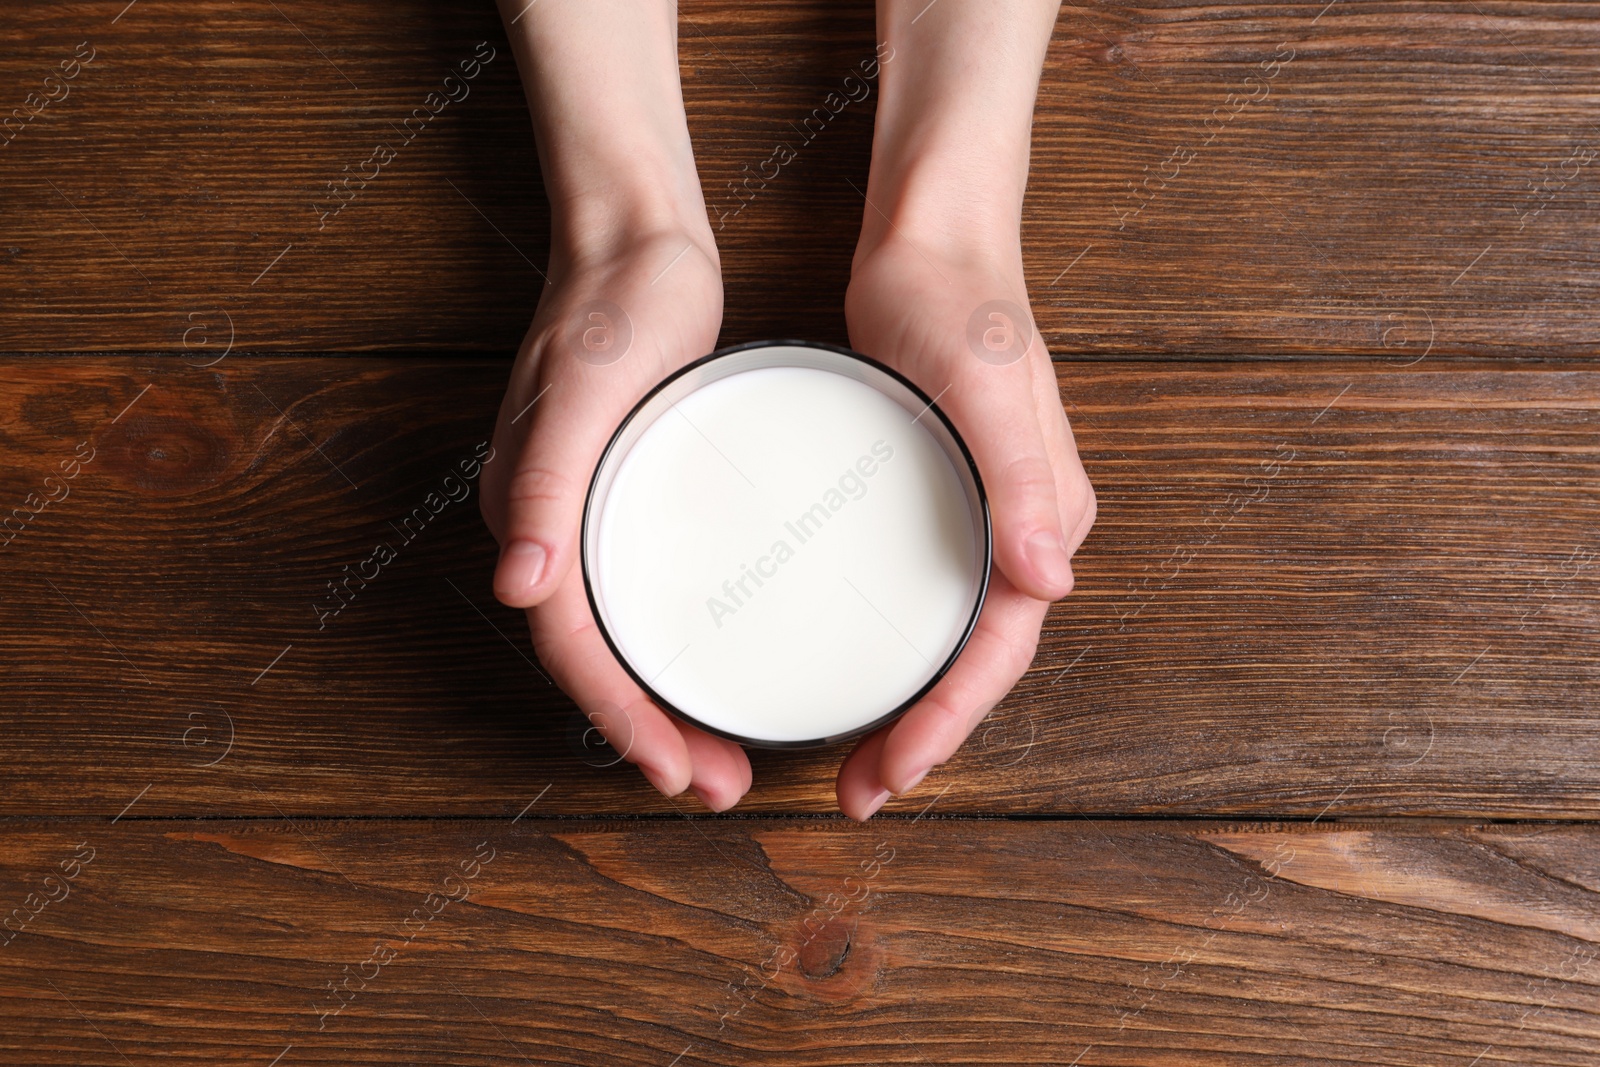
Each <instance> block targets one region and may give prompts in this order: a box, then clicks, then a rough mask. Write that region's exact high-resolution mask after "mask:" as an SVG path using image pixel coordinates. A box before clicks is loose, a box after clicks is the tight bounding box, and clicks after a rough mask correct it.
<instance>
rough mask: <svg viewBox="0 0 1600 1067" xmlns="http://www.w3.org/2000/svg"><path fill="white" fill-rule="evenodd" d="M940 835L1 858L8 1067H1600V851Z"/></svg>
mask: <svg viewBox="0 0 1600 1067" xmlns="http://www.w3.org/2000/svg"><path fill="white" fill-rule="evenodd" d="M536 810H537V809H536ZM937 810H938V809H937V807H935V808H934V809H933V811H932V812H931V813H930V814H929V815H928V816H927V817H926V818H925V819H923V820H922V821H921V822H919V823H916V824H914V825H913V824H912V823H911V821H910V820H907V819H895V820H885V821H881V822H875V823H871V824H868V825H866V826H861V827H854V826H843V825H840V824H838V823H820V824H819V823H816V822H784V821H766V820H758V821H743V822H727V821H724V822H710V823H706V824H698V825H685V824H684V823H683V822H681V821H665V822H663V821H655V820H646V821H643V822H632V823H626V824H618V823H607V822H604V821H591V820H577V821H553V822H550V821H536V820H535V818H534V817H533V816H532V815H530V816H528V817H526V818H524V819H522V820H521V821H520V822H516V823H513V822H512V820H510V819H500V820H493V821H487V820H474V821H461V822H456V821H445V822H428V823H421V824H416V823H413V824H396V823H392V822H380V823H371V822H335V823H304V822H294V823H291V822H287V821H285V820H276V821H273V822H271V823H266V824H260V823H253V822H244V823H241V822H233V821H223V822H219V821H200V822H190V821H181V820H180V821H158V822H148V821H147V822H142V823H141V822H133V821H130V820H124V821H122V822H120V823H118V824H116V825H109V824H108V823H107V822H106V821H104V820H92V821H78V820H63V821H59V822H55V823H53V824H51V825H50V826H49V827H43V828H29V829H27V830H21V831H17V832H15V833H14V834H12V835H11V842H12V844H11V847H10V849H9V850H8V853H7V856H6V858H5V861H4V863H3V864H0V876H3V877H4V879H5V883H6V885H8V886H10V887H14V888H13V890H12V892H13V893H14V894H17V899H16V900H15V901H14V902H13V901H11V900H7V901H5V902H4V903H5V904H6V906H7V907H23V906H24V904H23V901H24V900H25V899H26V898H25V897H23V896H21V894H23V893H24V892H34V891H37V892H38V893H40V894H43V893H46V892H48V893H51V894H53V895H54V897H55V898H57V899H54V900H48V901H47V902H45V903H43V904H42V905H37V904H35V905H27V907H28V908H30V909H31V908H33V907H37V908H38V911H37V914H33V913H32V912H31V910H30V911H25V912H24V914H25V915H27V917H28V918H27V921H26V923H23V922H22V921H21V920H14V923H15V924H16V925H18V926H20V932H16V933H10V934H9V935H8V936H9V937H10V939H11V940H10V941H9V943H7V944H5V945H4V946H0V1055H4V1056H5V1057H6V1061H7V1062H8V1063H23V1062H26V1063H30V1064H35V1063H36V1064H72V1065H75V1067H88V1065H91V1064H93V1065H102V1064H103V1065H107V1067H114V1065H127V1064H156V1063H171V1062H195V1063H207V1064H211V1063H238V1064H267V1063H276V1064H277V1065H278V1067H293V1065H298V1064H341V1065H342V1064H349V1063H386V1064H387V1063H404V1064H418V1065H422V1064H429V1065H431V1064H487V1063H492V1064H529V1063H531V1064H551V1063H561V1064H594V1065H602V1064H604V1065H610V1064H640V1065H650V1067H666V1065H668V1064H676V1065H678V1067H700V1065H705V1064H750V1065H788V1064H794V1065H802V1064H804V1065H816V1064H863V1063H949V1064H994V1065H999V1064H1006V1065H1011V1064H1048V1065H1052V1067H1061V1065H1066V1064H1070V1063H1076V1064H1079V1065H1091V1064H1092V1065H1112V1064H1117V1065H1134V1064H1137V1065H1145V1067H1169V1065H1170V1067H1178V1065H1185V1067H1189V1065H1202V1067H1223V1065H1227V1067H1232V1065H1236V1064H1240V1063H1273V1064H1285V1065H1290V1064H1294V1065H1300V1064H1304V1065H1311V1064H1316V1065H1319V1067H1322V1065H1327V1064H1400V1063H1406V1064H1410V1063H1414V1064H1430V1065H1433V1064H1438V1065H1445V1064H1468V1063H1472V1062H1474V1058H1475V1057H1476V1058H1477V1059H1476V1062H1477V1063H1478V1064H1479V1067H1484V1065H1487V1064H1494V1065H1511V1064H1515V1065H1519V1067H1520V1065H1533V1064H1539V1065H1556V1064H1559V1065H1563V1067H1585V1065H1588V1064H1592V1063H1594V1062H1595V1060H1596V1058H1597V1057H1600V958H1597V955H1600V947H1597V945H1596V939H1597V938H1600V866H1597V865H1596V857H1597V856H1600V841H1597V840H1596V831H1595V830H1594V828H1592V827H1573V826H1552V827H1538V828H1528V827H1507V826H1486V825H1470V824H1468V825H1457V826H1438V825H1433V826H1417V825H1404V826H1398V827H1396V826H1392V825H1388V826H1385V825H1365V824H1354V823H1352V824H1347V825H1343V826H1338V827H1332V826H1318V827H1314V828H1310V829H1307V828H1305V827H1299V828H1290V827H1281V826H1276V827H1275V826H1263V825H1259V824H1250V825H1238V824H1233V825H1227V824H1215V823H1204V822H1198V823H1195V822H1191V823H1187V824H1180V825H1172V824H1163V823H1153V824H1152V823H1145V824H1136V825H1131V824H1126V823H1124V824H1117V825H1110V826H1107V825H1103V824H1098V823H1085V822H1081V821H1079V822H1057V823H1042V824H1041V823H984V822H967V821H959V820H958V821H954V822H948V821H942V820H940V819H939V818H938V816H937ZM78 857H90V862H89V863H88V864H87V865H84V864H83V862H82V859H80V858H78ZM63 863H65V864H67V866H66V867H63V866H62V864H63ZM52 871H54V872H56V873H55V874H54V875H51V874H49V873H48V872H52ZM72 871H76V877H75V878H73V879H71V880H68V879H67V878H66V877H65V875H66V874H67V873H69V872H72ZM46 885H48V887H49V888H48V889H46V888H45V887H46ZM39 899H41V900H43V899H44V897H42V896H41V897H40V898H39ZM134 976H137V978H136V980H134ZM274 1057H281V1058H279V1059H277V1060H274Z"/></svg>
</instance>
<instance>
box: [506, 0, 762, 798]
mask: <svg viewBox="0 0 1600 1067" xmlns="http://www.w3.org/2000/svg"><path fill="white" fill-rule="evenodd" d="M501 13H502V16H503V17H504V19H505V22H506V27H507V34H508V36H509V37H510V39H511V43H512V47H513V48H514V49H515V50H516V53H517V66H518V69H519V71H520V72H521V74H522V79H523V83H524V85H525V87H526V89H527V96H528V106H529V110H530V112H531V113H532V116H533V121H534V126H535V128H536V131H537V134H538V142H539V156H540V162H541V171H542V177H543V179H544V185H545V190H546V192H547V193H548V195H549V197H550V209H551V250H550V267H549V278H548V280H547V284H546V286H545V288H544V292H543V294H542V295H541V297H540V300H539V307H538V311H537V313H536V314H535V316H534V321H533V326H532V327H531V328H530V329H529V331H528V334H527V337H526V338H525V339H524V341H523V343H522V348H521V351H520V352H519V354H518V356H517V361H516V364H515V365H514V367H513V369H512V373H511V382H510V385H509V387H508V388H507V391H506V397H505V400H504V402H503V403H502V404H501V408H500V416H499V420H498V422H497V424H496V426H495V433H494V449H495V452H494V456H493V459H492V460H491V461H490V462H489V463H486V464H485V465H484V471H483V495H482V496H481V498H480V501H481V508H482V510H483V515H484V518H485V519H486V520H487V522H488V524H489V528H490V530H491V531H492V532H493V533H494V535H495V538H496V540H498V541H499V542H500V562H499V565H498V567H497V568H496V570H495V581H494V587H495V595H496V596H497V597H498V598H499V599H500V600H501V602H503V603H505V604H507V605H509V606H511V607H519V608H526V609H528V626H529V629H530V630H531V632H532V634H533V644H534V648H535V649H536V650H537V651H538V653H539V658H540V660H541V661H542V662H543V663H544V665H545V667H546V668H547V669H548V670H549V672H550V674H551V675H552V677H553V678H554V679H555V681H556V683H557V684H558V685H560V686H561V688H562V689H563V690H565V691H566V693H567V694H568V695H569V696H571V697H572V699H573V700H574V701H576V702H577V704H578V706H579V707H580V708H582V709H583V711H584V712H585V713H586V714H587V715H588V716H589V718H590V720H591V721H592V722H593V723H594V725H595V726H596V727H598V728H599V730H600V732H601V734H602V735H604V737H605V738H606V740H607V741H609V742H610V743H611V745H612V747H613V748H615V749H616V751H617V752H618V753H620V754H621V755H622V758H624V759H626V760H628V761H630V762H632V763H634V764H636V765H638V767H639V769H640V770H641V771H643V772H644V774H645V776H646V777H647V778H648V779H649V780H650V782H651V783H652V784H653V785H655V786H656V788H658V789H660V790H661V792H663V793H665V794H666V795H668V796H673V795H676V794H678V793H681V792H682V791H683V790H684V789H686V788H687V789H692V790H693V791H694V792H695V794H696V795H697V796H699V797H700V799H701V800H702V801H704V802H705V804H706V805H707V806H708V807H711V808H713V809H714V810H718V811H721V810H723V809H725V808H728V807H731V806H732V805H733V804H735V803H737V802H738V800H739V798H740V797H742V796H743V795H744V794H745V792H746V791H747V790H748V789H749V788H750V762H749V760H748V759H746V757H745V754H744V751H743V749H741V748H740V747H739V746H738V745H736V744H734V743H732V742H730V741H726V740H723V739H721V738H717V737H713V736H711V735H710V734H707V733H704V732H703V731H700V730H697V729H695V728H694V727H692V726H688V725H686V724H683V723H680V722H679V721H678V720H676V719H673V718H669V717H668V716H667V715H666V713H664V712H663V711H661V710H660V709H659V708H657V707H656V706H655V705H654V704H652V703H651V702H650V701H649V700H648V699H647V698H646V696H645V694H644V693H643V691H642V690H641V689H640V688H639V686H638V685H637V684H635V683H634V681H633V680H632V679H631V678H630V677H629V676H628V675H627V673H626V672H625V671H624V670H623V669H622V667H621V666H620V665H619V664H618V663H617V661H616V659H615V658H614V657H613V656H612V654H611V650H610V648H609V647H608V646H607V645H606V643H605V640H604V638H602V637H601V635H600V632H599V630H598V629H597V628H596V625H595V621H594V618H593V616H592V614H591V612H590V610H589V602H588V598H587V597H586V596H585V594H584V588H583V574H582V569H581V567H580V566H579V565H578V553H579V544H578V535H579V529H580V525H581V521H582V511H583V503H584V496H585V493H586V492H587V490H588V485H589V478H590V476H591V475H592V473H593V472H594V467H595V464H596V462H598V460H599V458H600V453H601V451H602V450H603V449H604V447H605V444H606V442H607V441H608V440H609V439H610V437H611V434H612V431H613V430H615V428H616V426H617V425H618V423H620V422H621V421H622V419H623V417H624V416H625V415H626V414H627V413H628V411H629V410H630V409H631V408H632V407H633V405H634V404H635V403H636V402H637V401H638V400H639V399H640V398H641V397H642V396H643V395H644V394H645V393H646V392H648V391H649V390H650V389H651V388H652V387H653V386H655V385H656V383H657V382H659V381H660V380H661V379H662V378H664V377H666V376H667V375H668V374H670V373H672V372H673V371H674V370H676V369H678V368H679V367H681V366H682V365H683V364H685V363H687V362H689V361H691V360H693V359H696V358H698V357H700V356H703V355H705V354H706V353H707V352H710V351H711V350H712V348H714V347H715V346H716V340H717V332H718V329H719V327H720V325H721V322H722V276H721V270H720V265H719V261H718V258H717V248H716V242H715V241H714V239H713V237H712V234H711V226H710V222H709V221H708V220H707V218H706V209H705V201H704V199H703V197H702V195H701V192H700V181H699V178H698V176H697V174H696V172H695V165H694V155H693V152H692V151H691V150H690V146H689V131H688V125H687V122H686V120H685V118H684V112H683V97H682V92H681V90H680V87H679V84H678V50H677V24H676V17H677V13H676V10H675V7H674V5H672V4H655V3H652V4H639V3H638V2H637V0H584V2H583V3H560V4H529V3H528V2H527V0H502V3H501Z"/></svg>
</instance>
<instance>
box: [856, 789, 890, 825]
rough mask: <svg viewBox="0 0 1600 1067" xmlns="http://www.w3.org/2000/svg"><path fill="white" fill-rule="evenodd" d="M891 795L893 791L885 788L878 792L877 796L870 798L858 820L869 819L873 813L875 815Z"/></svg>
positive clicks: (864, 820)
mask: <svg viewBox="0 0 1600 1067" xmlns="http://www.w3.org/2000/svg"><path fill="white" fill-rule="evenodd" d="M893 795H894V794H893V793H891V792H889V791H888V790H887V789H885V790H883V791H882V792H880V793H879V794H878V795H877V796H875V797H873V798H872V799H871V800H869V801H867V810H866V811H865V812H863V813H862V815H861V818H860V820H859V821H860V822H866V821H867V820H868V819H870V818H872V817H873V816H874V815H876V814H877V813H878V809H879V808H881V807H883V805H884V802H885V801H887V800H888V799H889V798H890V797H891V796H893Z"/></svg>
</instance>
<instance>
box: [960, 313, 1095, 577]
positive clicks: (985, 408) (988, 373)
mask: <svg viewBox="0 0 1600 1067" xmlns="http://www.w3.org/2000/svg"><path fill="white" fill-rule="evenodd" d="M1038 345H1039V342H1037V341H1036V342H1035V349H1033V350H1030V352H1029V354H1028V355H1027V356H1024V357H1023V358H1022V359H1019V360H1017V361H1016V362H1014V363H1009V364H1006V365H1004V366H996V365H994V364H990V363H985V362H982V361H980V360H976V359H972V358H970V357H969V358H968V359H967V360H965V361H964V362H963V363H962V364H961V365H960V369H959V370H958V372H957V375H956V380H955V381H954V382H952V383H951V386H950V388H949V390H948V391H947V392H946V393H945V396H944V399H943V401H942V402H941V403H942V406H943V407H944V409H945V411H946V413H947V414H949V415H950V417H951V419H952V421H954V422H955V424H956V425H957V426H958V427H962V428H965V430H966V432H965V433H964V435H963V436H964V437H965V439H966V442H967V447H968V448H969V449H971V451H972V457H973V459H974V460H975V461H976V462H977V464H978V471H979V472H980V473H981V474H982V476H983V485H984V489H985V491H986V492H987V494H988V497H989V507H990V512H991V514H992V516H993V522H994V550H995V562H996V563H998V564H999V566H1000V569H1001V570H1002V571H1004V572H1005V574H1006V576H1007V577H1008V578H1010V579H1011V581H1012V583H1013V584H1014V585H1015V586H1016V587H1017V588H1018V589H1020V590H1021V591H1022V592H1025V593H1027V594H1028V595H1029V596H1032V597H1036V598H1038V599H1040V600H1057V599H1059V598H1061V597H1063V596H1066V595H1067V593H1068V592H1070V591H1071V589H1072V565H1071V554H1070V553H1069V552H1068V550H1067V543H1066V537H1065V534H1066V531H1065V530H1063V529H1062V522H1061V510H1060V506H1059V503H1058V500H1057V494H1056V471H1055V469H1054V467H1053V466H1052V464H1051V458H1052V457H1051V455H1050V452H1049V450H1048V449H1047V448H1046V447H1045V437H1044V433H1043V431H1042V429H1041V427H1040V420H1039V414H1038V408H1037V406H1036V399H1035V391H1034V390H1035V381H1034V377H1033V376H1034V375H1035V374H1037V373H1039V368H1038V365H1039V364H1043V365H1044V370H1045V372H1047V373H1052V375H1053V372H1050V368H1049V360H1048V358H1046V357H1043V356H1042V355H1039V354H1038V352H1039V349H1038Z"/></svg>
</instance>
